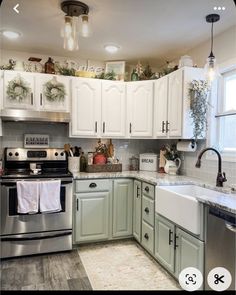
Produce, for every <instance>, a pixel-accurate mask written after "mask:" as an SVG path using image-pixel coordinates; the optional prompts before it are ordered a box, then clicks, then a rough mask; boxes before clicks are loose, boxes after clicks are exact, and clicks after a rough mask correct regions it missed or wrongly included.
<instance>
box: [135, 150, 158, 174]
mask: <svg viewBox="0 0 236 295" xmlns="http://www.w3.org/2000/svg"><path fill="white" fill-rule="evenodd" d="M139 170H143V171H157V154H154V153H149V154H148V153H145V154H140V155H139Z"/></svg>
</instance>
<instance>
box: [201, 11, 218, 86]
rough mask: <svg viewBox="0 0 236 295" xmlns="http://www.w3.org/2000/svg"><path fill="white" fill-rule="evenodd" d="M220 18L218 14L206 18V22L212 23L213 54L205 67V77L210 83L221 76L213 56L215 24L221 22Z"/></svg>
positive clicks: (211, 53)
mask: <svg viewBox="0 0 236 295" xmlns="http://www.w3.org/2000/svg"><path fill="white" fill-rule="evenodd" d="M219 19H220V16H219V15H218V14H209V15H207V16H206V21H207V22H208V23H211V52H210V55H209V56H208V58H207V63H206V64H205V67H204V72H205V77H206V79H207V80H208V82H210V83H211V82H212V81H213V80H214V79H215V78H217V76H218V77H219V76H220V73H219V69H218V66H217V64H216V58H215V56H214V54H213V24H214V23H215V22H217V21H219Z"/></svg>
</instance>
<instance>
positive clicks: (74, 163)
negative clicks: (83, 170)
mask: <svg viewBox="0 0 236 295" xmlns="http://www.w3.org/2000/svg"><path fill="white" fill-rule="evenodd" d="M68 170H69V171H70V172H71V173H79V172H80V157H68Z"/></svg>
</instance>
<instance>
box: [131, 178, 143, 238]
mask: <svg viewBox="0 0 236 295" xmlns="http://www.w3.org/2000/svg"><path fill="white" fill-rule="evenodd" d="M141 189H142V184H141V182H140V181H138V180H135V181H134V196H133V236H134V238H135V239H136V240H137V241H138V242H140V241H141V221H142V219H141V214H142V211H141V210H142V194H141Z"/></svg>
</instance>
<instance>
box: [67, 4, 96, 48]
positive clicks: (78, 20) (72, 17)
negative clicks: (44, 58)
mask: <svg viewBox="0 0 236 295" xmlns="http://www.w3.org/2000/svg"><path fill="white" fill-rule="evenodd" d="M61 10H62V11H63V12H65V13H66V15H65V17H64V23H63V26H62V29H61V36H62V37H63V38H64V49H66V50H70V51H73V50H78V49H79V44H78V37H79V35H80V36H82V37H89V36H90V35H91V33H92V29H91V24H90V19H89V15H88V13H89V7H88V5H86V4H85V3H83V2H80V1H68V0H66V1H63V2H62V3H61Z"/></svg>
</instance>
